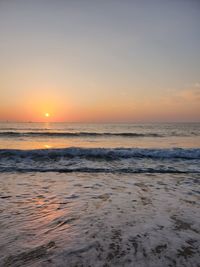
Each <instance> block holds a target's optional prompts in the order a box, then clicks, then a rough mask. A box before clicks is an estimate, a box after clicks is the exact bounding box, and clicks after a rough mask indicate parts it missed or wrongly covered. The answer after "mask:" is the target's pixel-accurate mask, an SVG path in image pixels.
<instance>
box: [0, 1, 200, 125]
mask: <svg viewBox="0 0 200 267" xmlns="http://www.w3.org/2000/svg"><path fill="white" fill-rule="evenodd" d="M17 2H18V1H17ZM197 2H198V1H188V3H187V1H184V2H182V1H180V2H179V1H177V2H176V3H175V2H174V3H173V1H172V2H170V3H169V2H168V3H166V4H165V3H164V2H162V3H159V2H158V1H154V0H153V1H151V4H149V1H144V2H143V1H141V2H140V1H127V2H125V3H124V1H119V2H117V4H116V2H115V1H112V0H111V1H108V2H107V1H105V2H104V1H103V2H101V1H94V2H92V3H91V1H87V0H86V1H84V4H83V3H82V2H81V1H80V2H78V3H77V4H75V3H73V1H72V2H71V1H69V2H68V1H66V2H65V1H64V2H63V1H58V2H57V1H56V3H54V1H50V2H49V3H48V5H46V4H44V3H43V1H41V2H40V1H32V0H30V1H25V0H21V1H19V2H18V3H16V1H14V0H11V1H9V3H8V1H2V2H1V3H0V36H1V41H0V58H1V61H0V121H7V120H8V121H69V122H72V121H77V122H84V121H86V122H89V121H91V122H104V121H105V122H112V121H114V122H118V121H119V122H140V121H141V122H145V121H147V122H151V121H169V122H170V121H199V120H200V116H199V114H200V80H199V77H200V53H199V47H200V37H199V28H200V23H199V22H200V21H199V12H198V10H199V7H200V6H199V5H198V3H197ZM46 112H48V113H49V114H50V116H49V117H48V118H47V117H45V113H46Z"/></svg>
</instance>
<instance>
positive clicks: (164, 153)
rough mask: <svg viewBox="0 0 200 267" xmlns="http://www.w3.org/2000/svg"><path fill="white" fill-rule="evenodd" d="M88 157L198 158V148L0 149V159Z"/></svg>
mask: <svg viewBox="0 0 200 267" xmlns="http://www.w3.org/2000/svg"><path fill="white" fill-rule="evenodd" d="M61 157H62V158H63V157H64V158H65V157H66V158H70V159H71V158H76V157H78V158H86V159H87V158H88V159H90V160H91V159H94V160H96V159H104V160H107V159H109V160H119V159H128V158H151V159H185V160H190V159H200V148H191V149H183V148H171V149H149V148H144V149H143V148H80V147H69V148H60V149H34V150H16V149H0V161H1V159H5V158H7V159H16V160H18V159H19V160H20V159H23V158H28V159H33V160H37V159H40V160H42V159H44V160H45V159H52V160H56V159H59V158H61Z"/></svg>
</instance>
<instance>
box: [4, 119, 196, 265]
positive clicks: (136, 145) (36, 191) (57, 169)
mask: <svg viewBox="0 0 200 267" xmlns="http://www.w3.org/2000/svg"><path fill="white" fill-rule="evenodd" d="M199 178H200V124H199V123H176V124H175V123H171V124H170V123H168V124H76V123H0V227H1V231H0V266H104V267H105V266H139V267H140V266H150V267H151V266H152V267H154V266H197V264H198V263H199V262H200V257H199V255H200V251H199V247H200V207H199V199H200V183H199Z"/></svg>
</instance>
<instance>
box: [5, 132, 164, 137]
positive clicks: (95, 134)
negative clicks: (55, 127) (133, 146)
mask: <svg viewBox="0 0 200 267" xmlns="http://www.w3.org/2000/svg"><path fill="white" fill-rule="evenodd" d="M114 136H119V137H163V135H161V134H157V133H132V132H121V133H109V132H103V133H98V132H44V131H40V132H39V131H36V132H15V131H7V132H0V137H114Z"/></svg>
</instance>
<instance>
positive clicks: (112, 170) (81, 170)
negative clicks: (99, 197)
mask: <svg viewBox="0 0 200 267" xmlns="http://www.w3.org/2000/svg"><path fill="white" fill-rule="evenodd" d="M2 172H20V173H23V172H43V173H45V172H58V173H73V172H78V173H113V174H116V173H118V174H120V173H127V174H128V173H130V174H131V173H132V174H142V173H151V174H165V173H166V174H167V173H168V174H200V170H195V169H194V170H180V169H175V168H174V169H171V168H167V169H163V168H89V167H83V168H61V167H58V168H56V167H54V168H48V167H47V168H38V167H35V168H28V167H26V168H20V167H3V168H1V167H0V173H2Z"/></svg>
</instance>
